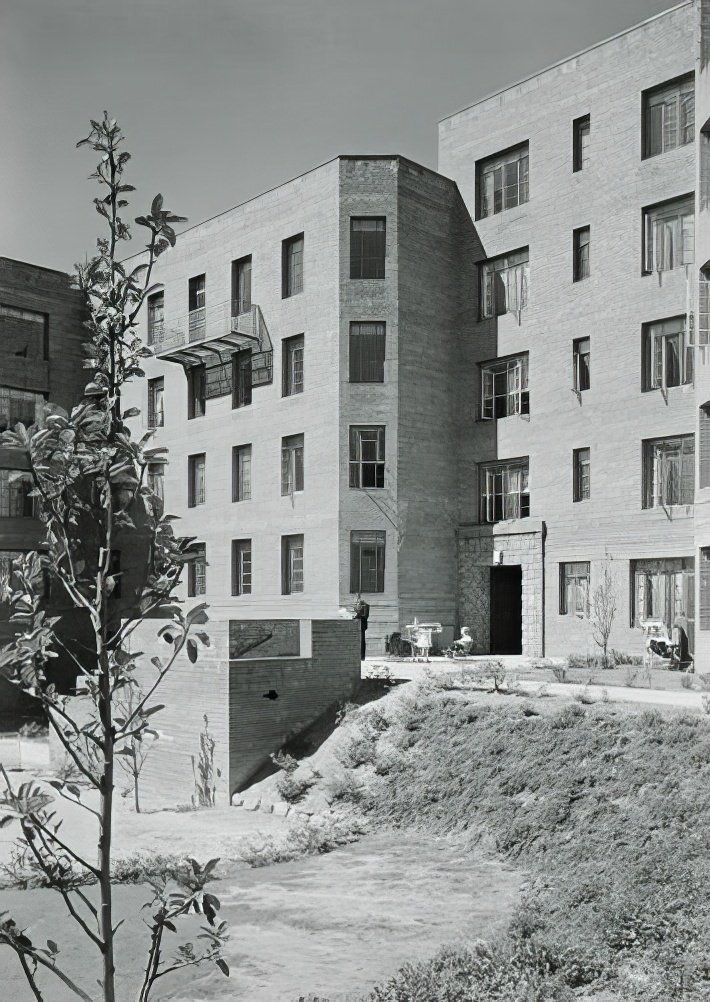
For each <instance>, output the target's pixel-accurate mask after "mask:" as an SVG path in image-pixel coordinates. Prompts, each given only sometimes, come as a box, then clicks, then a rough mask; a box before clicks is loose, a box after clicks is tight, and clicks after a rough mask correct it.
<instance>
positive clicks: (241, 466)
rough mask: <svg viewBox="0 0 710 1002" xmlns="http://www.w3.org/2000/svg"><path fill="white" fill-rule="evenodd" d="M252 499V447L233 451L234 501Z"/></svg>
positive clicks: (248, 446) (239, 447)
mask: <svg viewBox="0 0 710 1002" xmlns="http://www.w3.org/2000/svg"><path fill="white" fill-rule="evenodd" d="M250 499H251V446H250V445H241V446H237V447H235V448H234V449H233V450H232V501H249V500H250Z"/></svg>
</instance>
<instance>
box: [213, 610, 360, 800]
mask: <svg viewBox="0 0 710 1002" xmlns="http://www.w3.org/2000/svg"><path fill="white" fill-rule="evenodd" d="M359 683H360V630H359V623H357V622H355V621H353V620H337V619H336V620H320V621H313V623H312V656H311V657H310V658H264V659H254V660H248V659H240V660H238V661H232V662H231V665H230V672H229V741H230V745H229V788H230V790H231V791H232V792H234V791H235V790H242V789H244V788H245V787H246V786H248V785H249V782H250V780H251V778H252V777H253V776H254V774H255V773H256V772H257V771H258V770H259V768H260V767H262V766H263V765H264V764H265V763H268V760H269V755H270V754H271V753H272V752H275V751H277V750H278V749H279V748H280V747H281V746H282V745H283V744H284V743H285V742H286V741H287V740H288V739H289V738H291V737H294V736H295V735H297V734H299V733H300V732H301V731H302V730H304V728H306V727H307V726H308V725H309V724H311V723H313V721H315V720H316V719H317V718H318V717H319V716H320V715H321V714H322V713H324V712H325V710H327V709H328V708H329V707H330V706H332V705H333V704H334V703H338V702H340V701H344V700H346V699H348V698H349V697H350V696H352V695H353V693H354V692H355V690H356V688H357V686H358V685H359ZM270 692H271V693H276V694H277V698H275V699H271V698H266V694H268V693H270Z"/></svg>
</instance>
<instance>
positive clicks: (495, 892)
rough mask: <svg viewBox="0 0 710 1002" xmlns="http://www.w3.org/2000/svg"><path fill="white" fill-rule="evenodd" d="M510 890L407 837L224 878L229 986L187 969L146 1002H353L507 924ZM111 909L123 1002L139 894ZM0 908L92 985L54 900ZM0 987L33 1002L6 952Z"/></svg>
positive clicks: (138, 930) (471, 863)
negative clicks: (451, 947) (316, 1000)
mask: <svg viewBox="0 0 710 1002" xmlns="http://www.w3.org/2000/svg"><path fill="white" fill-rule="evenodd" d="M233 813H240V812H237V811H233ZM203 816H204V812H203ZM520 880H521V878H520V875H519V874H517V873H515V872H514V871H513V870H512V869H510V868H509V867H507V866H505V865H503V864H501V863H497V862H492V861H489V860H486V859H484V858H482V857H481V856H476V855H472V854H470V853H469V852H468V851H467V850H464V848H463V847H462V845H461V844H460V843H458V842H457V841H456V840H454V839H436V838H432V837H425V836H417V835H411V834H406V835H401V834H397V835H396V836H395V835H390V834H378V835H372V836H366V837H365V838H364V839H362V841H360V842H359V843H357V844H355V845H351V846H347V847H346V848H344V849H340V850H337V851H335V852H333V853H330V854H329V855H327V856H318V857H308V858H306V859H301V860H297V861H295V862H293V863H281V864H278V865H275V866H270V867H265V868H262V869H256V870H252V869H248V868H246V867H244V868H243V869H238V870H234V869H232V871H230V876H228V877H226V878H225V879H223V880H220V881H219V882H218V883H216V884H215V885H214V888H215V893H216V894H217V895H218V896H219V898H220V899H221V902H222V917H223V918H225V919H226V920H227V922H228V923H229V926H230V933H231V938H230V941H229V944H228V947H227V951H226V954H225V956H226V959H227V961H228V963H229V965H230V968H231V977H230V978H229V980H227V979H226V978H225V977H224V976H223V975H222V974H220V972H219V971H217V970H216V969H215V968H207V967H205V968H198V969H192V970H191V971H188V972H185V973H184V974H181V975H176V976H174V977H173V976H170V977H166V978H165V981H164V982H163V983H162V986H161V990H160V991H157V992H156V994H155V999H156V1002H159V1000H163V1002H167V1000H171V1002H196V1000H205V1002H207V1000H210V1002H211V1000H215V1002H216V1000H222V1002H228V1000H238V1002H293V1000H296V999H298V997H299V995H307V994H308V993H309V992H314V993H316V994H321V995H324V996H326V997H327V998H329V999H331V1000H333V1002H335V1000H338V1002H345V1000H349V999H355V998H359V997H360V996H361V994H362V993H363V992H366V991H367V990H369V989H370V988H371V987H372V986H373V985H374V984H375V983H377V982H380V981H382V980H383V979H386V978H387V977H389V976H390V975H392V974H394V973H395V971H396V970H397V969H398V967H400V966H401V965H402V964H403V963H405V962H406V961H411V960H414V959H423V958H425V957H428V956H430V955H431V954H433V953H434V952H435V951H436V949H437V947H438V946H440V945H442V944H444V943H453V942H459V941H464V940H468V941H470V940H471V939H472V938H473V939H475V938H477V937H481V938H483V937H487V936H488V935H489V934H490V932H491V930H492V929H493V928H494V927H495V926H497V925H499V924H500V923H502V922H503V921H504V920H505V919H506V918H507V917H508V916H509V915H510V913H511V911H512V909H513V907H514V905H515V903H516V901H517V898H518V892H519V886H520ZM116 897H117V914H118V917H119V918H120V917H123V916H124V915H126V916H132V918H131V920H130V921H127V922H126V924H125V925H124V926H123V927H122V929H121V931H120V933H119V946H118V964H117V967H119V968H120V969H121V970H122V971H123V972H124V973H123V976H122V978H121V982H120V993H119V1000H120V1002H129V1000H131V1002H132V1000H133V999H134V998H135V989H136V986H137V983H138V979H139V976H140V964H141V961H142V958H143V956H144V954H145V944H146V930H145V928H144V927H143V926H142V923H141V922H139V921H136V919H135V916H136V915H138V914H139V913H140V906H141V904H142V903H143V901H145V899H146V888H143V887H120V888H118V889H117V895H116ZM2 908H3V909H8V910H11V911H12V912H13V913H15V914H16V915H17V916H18V917H19V918H24V920H25V922H27V927H28V929H29V931H30V934H31V935H32V937H33V938H36V939H43V938H44V939H46V938H50V937H51V938H54V939H56V940H58V942H59V945H60V947H61V949H62V954H61V956H62V959H63V960H64V962H65V963H66V965H67V967H68V968H69V969H70V970H71V971H72V972H74V973H75V974H76V976H77V977H79V976H80V975H81V976H82V982H83V984H85V985H89V986H91V985H92V984H95V983H96V982H95V978H96V977H97V976H98V968H96V966H95V963H94V958H93V957H92V956H91V955H90V954H89V953H88V950H87V948H86V947H85V946H84V944H83V943H81V941H80V940H79V939H78V937H77V935H76V933H75V930H74V926H73V923H71V922H70V921H69V920H68V919H67V918H66V917H65V913H64V909H63V906H62V903H61V901H60V900H59V899H58V897H57V895H55V894H52V892H49V891H11V892H8V891H4V892H3V893H2ZM52 981H54V985H53V987H52V989H51V992H48V994H47V995H46V998H48V999H50V998H51V1000H52V1002H69V999H71V998H73V996H71V995H69V994H68V993H66V992H64V991H63V988H62V986H61V985H60V984H59V983H58V982H56V980H55V979H52ZM0 983H1V984H2V986H3V990H2V998H4V999H5V998H7V999H12V1000H13V1002H32V995H31V993H30V991H29V989H28V988H27V986H26V984H25V983H24V978H23V975H22V972H21V970H20V968H19V964H18V963H17V961H16V959H15V957H14V955H13V954H12V953H10V951H9V950H3V951H1V952H0ZM49 983H50V984H51V981H50V982H49ZM89 991H91V988H90V987H89Z"/></svg>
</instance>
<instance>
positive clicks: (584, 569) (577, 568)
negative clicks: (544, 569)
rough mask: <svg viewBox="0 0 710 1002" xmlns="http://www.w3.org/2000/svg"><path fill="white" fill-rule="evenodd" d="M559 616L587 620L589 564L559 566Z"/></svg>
mask: <svg viewBox="0 0 710 1002" xmlns="http://www.w3.org/2000/svg"><path fill="white" fill-rule="evenodd" d="M560 615H561V616H579V618H580V619H588V618H589V563H588V562H587V561H576V562H574V563H569V564H560Z"/></svg>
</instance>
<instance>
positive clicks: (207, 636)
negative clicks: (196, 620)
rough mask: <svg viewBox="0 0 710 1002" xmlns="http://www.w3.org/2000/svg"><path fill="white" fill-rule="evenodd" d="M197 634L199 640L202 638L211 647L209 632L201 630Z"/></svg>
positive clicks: (206, 645)
mask: <svg viewBox="0 0 710 1002" xmlns="http://www.w3.org/2000/svg"><path fill="white" fill-rule="evenodd" d="M195 636H196V637H197V639H198V640H200V641H201V642H202V643H203V644H204V645H205V647H209V646H210V638H209V634H207V633H204V632H203V631H200V632H199V633H196V634H195Z"/></svg>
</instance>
